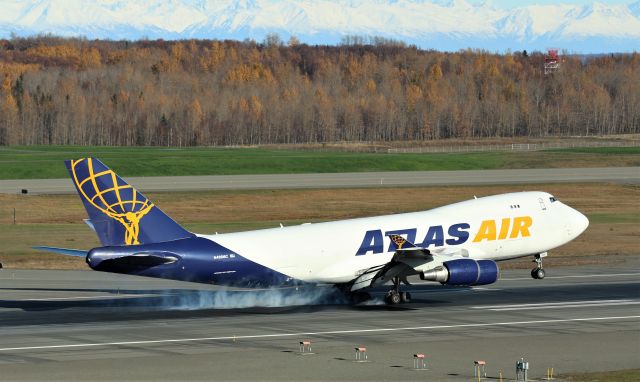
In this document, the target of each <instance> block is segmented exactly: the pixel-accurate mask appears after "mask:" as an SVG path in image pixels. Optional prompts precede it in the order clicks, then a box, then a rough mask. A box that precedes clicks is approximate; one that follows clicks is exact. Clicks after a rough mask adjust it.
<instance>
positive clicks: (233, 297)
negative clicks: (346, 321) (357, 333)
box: [162, 286, 375, 310]
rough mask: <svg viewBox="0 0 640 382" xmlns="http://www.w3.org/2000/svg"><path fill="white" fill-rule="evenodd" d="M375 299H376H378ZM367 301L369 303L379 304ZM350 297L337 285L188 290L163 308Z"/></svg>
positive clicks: (300, 302) (328, 301) (224, 306)
mask: <svg viewBox="0 0 640 382" xmlns="http://www.w3.org/2000/svg"><path fill="white" fill-rule="evenodd" d="M374 301H375V300H374ZM374 301H370V302H366V304H367V305H369V304H375V303H374ZM349 303H350V301H349V299H348V298H347V297H346V296H345V295H344V294H342V293H341V292H339V291H338V290H337V289H336V288H333V287H328V286H305V287H291V288H270V289H260V290H241V291H238V290H228V289H222V290H217V291H188V292H184V293H172V294H170V295H168V296H166V297H165V298H164V299H163V303H162V305H163V308H167V309H173V310H199V309H241V308H254V307H262V308H275V307H288V306H304V305H342V304H349Z"/></svg>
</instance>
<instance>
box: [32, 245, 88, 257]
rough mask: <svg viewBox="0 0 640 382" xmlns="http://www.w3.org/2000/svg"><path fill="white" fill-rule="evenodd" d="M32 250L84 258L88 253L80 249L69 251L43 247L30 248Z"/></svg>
mask: <svg viewBox="0 0 640 382" xmlns="http://www.w3.org/2000/svg"><path fill="white" fill-rule="evenodd" d="M32 248H33V249H37V250H40V251H45V252H53V253H59V254H61V255H67V256H76V257H86V256H87V253H88V252H89V251H85V250H82V249H69V248H57V247H43V246H38V247H32Z"/></svg>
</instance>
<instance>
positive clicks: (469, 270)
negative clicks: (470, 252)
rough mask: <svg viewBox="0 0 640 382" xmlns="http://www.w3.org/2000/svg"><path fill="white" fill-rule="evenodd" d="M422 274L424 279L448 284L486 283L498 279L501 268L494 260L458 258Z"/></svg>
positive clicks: (421, 276) (491, 282)
mask: <svg viewBox="0 0 640 382" xmlns="http://www.w3.org/2000/svg"><path fill="white" fill-rule="evenodd" d="M442 265H443V266H440V267H436V268H434V269H430V270H428V271H426V272H423V273H421V274H420V278H421V279H422V280H428V281H438V282H440V283H442V284H446V285H486V284H493V283H495V282H496V281H497V280H498V277H499V275H500V270H499V269H498V264H496V262H495V261H493V260H477V261H476V260H472V259H456V260H451V261H447V262H445V263H443V264H442Z"/></svg>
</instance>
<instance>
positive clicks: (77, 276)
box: [0, 257, 640, 381]
mask: <svg viewBox="0 0 640 382" xmlns="http://www.w3.org/2000/svg"><path fill="white" fill-rule="evenodd" d="M547 275H548V276H547V278H545V279H544V280H533V279H531V278H530V276H529V271H528V270H527V269H522V270H507V271H505V272H503V275H502V278H501V280H499V281H498V282H497V283H496V284H493V285H488V286H483V287H473V288H453V287H443V286H440V285H438V284H432V283H429V284H414V285H413V286H411V287H410V291H411V292H412V294H413V299H414V301H413V302H412V303H410V304H405V305H398V306H393V307H390V306H386V305H382V304H380V302H379V301H380V298H381V296H382V294H383V293H384V291H385V290H384V289H380V290H378V291H376V293H374V300H373V301H372V302H369V303H367V304H362V305H356V306H353V305H348V304H343V303H341V302H340V301H339V300H336V299H335V295H331V294H329V292H328V291H327V290H325V291H327V294H326V295H325V294H323V293H320V294H318V293H317V291H318V289H313V290H311V291H310V290H308V289H306V288H302V289H298V290H295V288H285V289H280V290H277V291H274V290H266V291H265V290H252V291H231V290H226V289H224V288H220V287H215V286H207V285H199V284H190V283H179V282H172V281H165V280H154V279H147V278H136V277H130V276H123V275H113V274H105V273H99V272H92V271H26V270H23V271H20V270H11V269H4V270H2V271H0V291H1V292H0V293H1V297H0V376H1V377H0V378H1V379H2V380H3V381H7V380H49V381H51V380H296V381H304V380H435V381H449V380H450V381H469V380H473V361H474V360H484V361H486V362H487V367H486V371H487V375H488V377H490V378H496V379H497V378H498V377H499V373H500V370H502V373H503V376H504V378H505V380H509V379H514V378H515V370H514V369H515V362H516V361H517V360H519V359H520V357H524V358H525V359H526V360H527V361H529V363H530V373H529V376H530V378H533V379H537V380H539V379H540V378H541V377H543V376H545V375H546V372H547V368H549V367H553V368H554V370H555V372H556V373H566V372H578V371H604V370H619V369H629V368H639V367H640V261H638V260H637V259H635V258H633V257H630V258H628V259H627V260H626V262H624V263H621V264H617V265H615V266H607V267H606V268H599V267H594V266H588V267H576V268H554V269H547ZM418 281H419V280H418ZM314 291H315V292H314ZM305 301H306V302H309V301H315V304H314V305H302V306H300V305H298V306H296V305H295V304H300V303H303V302H305ZM255 304H263V305H264V304H274V305H279V304H285V305H286V304H294V305H293V306H271V307H256V306H253V305H255ZM307 339H308V340H310V341H311V344H312V352H313V353H314V354H311V355H301V354H299V341H302V340H307ZM357 346H364V347H366V348H367V359H366V362H355V350H354V349H355V347H357ZM414 353H423V354H425V355H426V359H427V368H428V370H420V371H419V370H414V368H413V354H414Z"/></svg>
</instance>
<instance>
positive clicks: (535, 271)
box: [531, 252, 547, 280]
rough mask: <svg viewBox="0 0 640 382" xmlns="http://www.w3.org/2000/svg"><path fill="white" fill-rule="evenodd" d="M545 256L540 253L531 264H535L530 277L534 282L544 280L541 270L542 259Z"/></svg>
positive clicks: (545, 254)
mask: <svg viewBox="0 0 640 382" xmlns="http://www.w3.org/2000/svg"><path fill="white" fill-rule="evenodd" d="M545 256H547V253H546V252H544V253H540V254H537V255H536V256H535V258H534V259H533V262H534V263H536V267H535V268H533V269H532V270H531V277H533V278H534V279H536V280H542V279H543V278H544V269H542V258H543V257H545Z"/></svg>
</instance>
